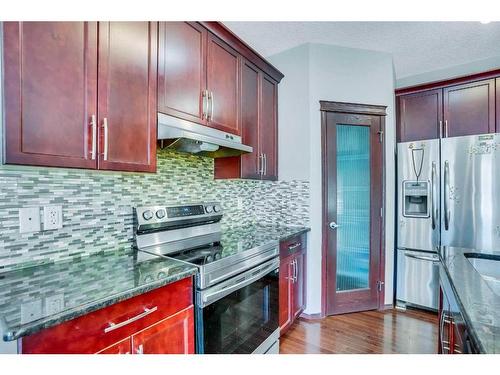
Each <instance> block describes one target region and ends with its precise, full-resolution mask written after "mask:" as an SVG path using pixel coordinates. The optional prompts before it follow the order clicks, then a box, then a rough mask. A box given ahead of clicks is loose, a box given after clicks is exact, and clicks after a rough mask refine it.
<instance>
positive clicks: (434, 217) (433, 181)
mask: <svg viewBox="0 0 500 375" xmlns="http://www.w3.org/2000/svg"><path fill="white" fill-rule="evenodd" d="M431 185H432V207H431V210H432V229H433V230H434V229H436V220H437V213H438V211H437V203H436V198H437V190H436V162H435V161H433V162H432V174H431Z"/></svg>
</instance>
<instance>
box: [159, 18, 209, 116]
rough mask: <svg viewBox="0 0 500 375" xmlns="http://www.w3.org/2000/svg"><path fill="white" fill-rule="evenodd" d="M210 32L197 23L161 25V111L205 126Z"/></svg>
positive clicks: (167, 23)
mask: <svg viewBox="0 0 500 375" xmlns="http://www.w3.org/2000/svg"><path fill="white" fill-rule="evenodd" d="M206 47H207V30H206V29H205V28H204V27H202V26H201V25H199V24H198V23H196V22H160V26H159V53H158V111H159V112H162V113H166V114H168V115H172V116H175V117H179V118H181V119H184V120H188V121H194V122H197V123H200V124H206V119H205V118H204V115H203V111H204V110H205V111H206V108H203V106H204V102H203V97H202V92H203V90H205V89H206V85H207V82H206V53H207V52H206Z"/></svg>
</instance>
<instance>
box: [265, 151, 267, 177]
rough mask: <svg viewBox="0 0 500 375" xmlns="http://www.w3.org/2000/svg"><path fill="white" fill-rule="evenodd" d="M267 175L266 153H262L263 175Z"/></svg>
mask: <svg viewBox="0 0 500 375" xmlns="http://www.w3.org/2000/svg"><path fill="white" fill-rule="evenodd" d="M266 175H267V154H264V176H266Z"/></svg>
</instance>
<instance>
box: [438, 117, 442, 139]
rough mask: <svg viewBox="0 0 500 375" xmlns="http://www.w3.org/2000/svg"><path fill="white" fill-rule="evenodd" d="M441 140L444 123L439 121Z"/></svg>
mask: <svg viewBox="0 0 500 375" xmlns="http://www.w3.org/2000/svg"><path fill="white" fill-rule="evenodd" d="M439 138H443V121H442V120H439Z"/></svg>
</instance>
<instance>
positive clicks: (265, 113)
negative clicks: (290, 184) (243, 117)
mask: <svg viewBox="0 0 500 375" xmlns="http://www.w3.org/2000/svg"><path fill="white" fill-rule="evenodd" d="M261 85H262V88H261V92H262V94H261V100H260V103H261V109H260V130H259V132H260V133H259V139H260V149H261V152H262V153H263V154H264V155H265V161H264V165H265V167H264V169H265V171H264V172H265V173H264V174H263V176H262V179H263V180H277V179H278V113H277V108H278V106H277V103H278V84H277V83H276V82H275V81H274V80H272V79H271V78H270V77H267V76H266V75H263V76H262V80H261Z"/></svg>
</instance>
